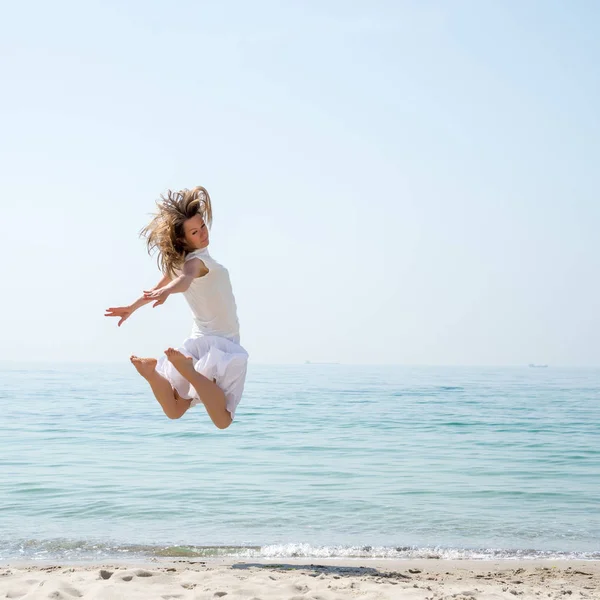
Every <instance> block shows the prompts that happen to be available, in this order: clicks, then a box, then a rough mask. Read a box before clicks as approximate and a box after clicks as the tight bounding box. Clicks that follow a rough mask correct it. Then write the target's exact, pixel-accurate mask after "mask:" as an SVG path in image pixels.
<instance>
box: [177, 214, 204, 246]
mask: <svg viewBox="0 0 600 600" xmlns="http://www.w3.org/2000/svg"><path fill="white" fill-rule="evenodd" d="M183 235H184V237H185V241H186V243H187V245H188V246H189V247H190V248H193V249H194V250H201V249H202V248H206V247H207V246H208V227H207V226H206V223H205V222H204V219H203V218H202V215H194V216H193V217H191V218H190V219H187V221H185V222H184V223H183Z"/></svg>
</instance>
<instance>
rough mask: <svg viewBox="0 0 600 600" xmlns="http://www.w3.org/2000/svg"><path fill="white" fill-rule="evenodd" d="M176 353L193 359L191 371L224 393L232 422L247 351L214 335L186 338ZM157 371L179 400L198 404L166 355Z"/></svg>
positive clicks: (187, 382)
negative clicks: (193, 370) (178, 396)
mask: <svg viewBox="0 0 600 600" xmlns="http://www.w3.org/2000/svg"><path fill="white" fill-rule="evenodd" d="M178 350H179V351H180V352H181V353H182V354H185V355H186V356H189V357H191V358H192V360H193V362H194V369H195V370H196V371H198V373H200V374H201V375H204V377H206V378H207V379H210V380H211V381H215V382H216V384H217V385H218V386H219V387H220V388H221V389H222V390H223V393H224V394H225V398H226V399H227V405H226V406H227V410H228V411H229V412H230V413H231V418H232V419H233V417H234V415H235V409H236V408H237V405H238V404H239V403H240V400H241V399H242V393H243V391H244V383H245V381H246V368H247V366H248V353H247V352H246V350H244V348H242V347H241V346H240V345H239V344H236V343H235V342H232V341H231V340H228V339H227V338H224V337H219V336H216V335H205V336H202V337H192V338H188V339H187V340H185V342H184V343H183V347H181V348H178ZM156 370H157V371H158V372H159V373H160V374H161V375H162V376H163V377H164V378H165V379H167V380H168V381H169V382H170V383H171V385H172V386H173V388H175V390H177V393H178V394H179V395H180V396H181V397H182V398H185V399H186V400H191V401H192V402H191V404H190V406H195V405H196V404H198V403H199V402H200V398H199V397H198V393H197V392H196V390H195V389H194V387H193V386H192V385H191V384H190V382H189V381H187V380H186V379H184V378H183V377H182V376H181V375H180V374H179V372H178V371H177V370H176V369H175V367H174V366H173V365H172V364H171V363H170V362H169V361H168V359H167V357H166V356H162V357H161V358H160V359H159V361H158V364H157V365H156Z"/></svg>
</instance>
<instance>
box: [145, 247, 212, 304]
mask: <svg viewBox="0 0 600 600" xmlns="http://www.w3.org/2000/svg"><path fill="white" fill-rule="evenodd" d="M207 273H208V269H207V268H206V265H205V264H204V262H202V261H201V260H200V259H199V258H192V260H188V261H187V262H185V263H183V269H182V272H181V275H179V277H176V278H175V279H173V280H172V281H171V282H170V283H168V284H167V285H166V286H164V287H161V288H158V289H154V290H150V291H148V292H144V298H145V299H146V300H147V301H148V302H151V301H154V305H153V306H158V305H159V304H163V302H164V301H165V300H166V299H167V298H168V297H169V295H170V294H180V293H182V292H185V291H186V290H187V289H188V288H189V287H190V285H191V284H192V281H194V279H196V278H197V277H204V275H206V274H207Z"/></svg>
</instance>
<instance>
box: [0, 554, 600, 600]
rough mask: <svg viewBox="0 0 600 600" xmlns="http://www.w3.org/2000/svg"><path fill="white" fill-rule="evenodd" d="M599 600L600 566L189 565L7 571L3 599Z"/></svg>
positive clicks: (1, 572) (1, 575)
mask: <svg viewBox="0 0 600 600" xmlns="http://www.w3.org/2000/svg"><path fill="white" fill-rule="evenodd" d="M515 596H516V597H521V598H523V599H527V598H541V597H544V598H569V599H570V600H575V599H578V598H600V561H514V560H510V561H462V560H461V561H450V560H407V561H377V560H352V561H351V560H340V561H334V560H310V559H297V560H290V559H286V560H285V562H279V563H277V562H274V561H262V562H260V563H258V562H243V561H239V560H238V561H231V560H229V561H228V560H211V561H196V560H180V561H173V562H162V561H156V562H146V563H144V564H142V563H140V564H116V563H112V564H109V563H106V564H96V565H91V564H86V565H75V564H51V563H48V564H31V563H28V564H17V563H12V564H7V565H3V566H0V598H21V599H23V600H28V599H38V598H39V599H41V598H45V599H46V598H52V599H56V600H71V599H73V598H94V599H99V600H100V599H101V600H113V599H114V600H117V599H118V600H120V599H123V600H149V599H153V598H157V599H161V600H167V599H171V598H172V599H176V598H177V599H182V600H187V599H189V600H192V599H195V600H200V599H207V600H208V599H215V598H223V597H227V598H239V599H242V598H243V599H248V600H250V599H253V600H259V599H263V600H276V599H277V600H284V599H286V600H336V599H340V598H361V599H365V600H371V599H372V600H383V599H387V598H406V599H411V600H433V599H435V600H446V599H448V600H449V599H453V600H469V599H487V598H490V599H501V598H506V599H513V598H514V597H515Z"/></svg>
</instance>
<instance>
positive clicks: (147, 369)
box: [129, 354, 157, 379]
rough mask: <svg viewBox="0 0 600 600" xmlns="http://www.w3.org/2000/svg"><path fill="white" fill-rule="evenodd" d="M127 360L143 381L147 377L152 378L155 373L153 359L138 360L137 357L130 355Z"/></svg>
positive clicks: (154, 361) (154, 360)
mask: <svg viewBox="0 0 600 600" xmlns="http://www.w3.org/2000/svg"><path fill="white" fill-rule="evenodd" d="M129 360H130V361H131V364H132V365H133V366H134V367H135V368H136V369H137V372H138V373H139V374H140V375H141V376H142V377H143V378H144V379H148V377H150V376H152V374H153V373H156V362H157V361H156V359H155V358H140V357H139V356H135V354H132V355H131V356H130V357H129Z"/></svg>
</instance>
